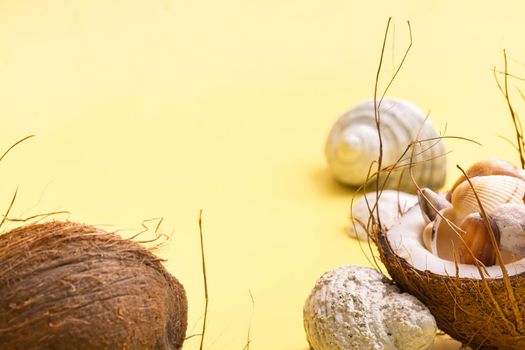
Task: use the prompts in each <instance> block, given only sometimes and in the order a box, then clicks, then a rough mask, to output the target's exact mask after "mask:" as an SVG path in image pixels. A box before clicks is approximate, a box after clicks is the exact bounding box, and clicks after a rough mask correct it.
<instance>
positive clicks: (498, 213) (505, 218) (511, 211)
mask: <svg viewBox="0 0 525 350" xmlns="http://www.w3.org/2000/svg"><path fill="white" fill-rule="evenodd" d="M491 217H492V218H493V219H494V221H495V222H496V225H497V226H498V230H499V234H500V242H499V243H500V249H502V250H506V251H508V252H511V253H513V254H516V255H521V256H522V257H523V256H525V205H523V204H504V205H502V206H501V207H499V208H497V209H496V210H495V211H494V212H493V213H492V214H491Z"/></svg>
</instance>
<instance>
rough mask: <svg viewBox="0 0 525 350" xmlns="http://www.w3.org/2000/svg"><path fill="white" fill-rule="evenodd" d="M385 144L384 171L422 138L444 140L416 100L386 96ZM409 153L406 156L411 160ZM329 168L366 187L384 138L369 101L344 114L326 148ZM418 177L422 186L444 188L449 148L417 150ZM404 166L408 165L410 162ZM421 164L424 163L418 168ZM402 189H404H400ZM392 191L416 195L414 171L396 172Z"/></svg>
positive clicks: (436, 144) (425, 145)
mask: <svg viewBox="0 0 525 350" xmlns="http://www.w3.org/2000/svg"><path fill="white" fill-rule="evenodd" d="M379 113H380V118H381V136H382V140H383V167H386V166H389V165H393V164H395V163H396V162H397V161H398V159H399V157H400V156H401V155H402V153H403V152H404V151H405V150H406V148H407V146H408V145H409V144H410V143H411V142H413V141H415V140H416V139H418V140H425V139H430V138H435V137H439V133H438V132H437V131H436V130H435V129H434V127H433V126H432V123H431V122H430V120H429V119H428V118H427V119H426V116H425V114H424V113H423V112H422V111H421V110H420V109H419V108H418V107H416V106H415V105H413V104H412V103H410V102H407V101H403V100H399V99H391V98H385V99H384V100H383V101H382V103H381V106H380V108H379ZM411 153H412V152H411V151H409V152H408V153H407V154H406V156H405V158H406V157H408V159H409V157H410V155H411ZM325 154H326V158H327V161H328V165H329V167H330V169H331V171H332V173H333V175H334V176H335V178H336V179H337V180H338V181H340V182H342V183H345V184H347V185H351V186H360V185H362V184H363V183H364V182H365V180H366V177H367V173H368V170H369V167H370V164H371V163H372V162H374V161H377V159H378V156H379V138H378V132H377V127H376V122H375V113H374V102H373V100H371V101H367V102H364V103H361V104H359V105H357V106H356V107H354V108H352V109H351V110H349V111H348V112H346V113H345V114H343V115H342V116H341V117H340V118H339V119H338V121H337V122H336V123H335V125H334V126H333V127H332V130H331V131H330V134H329V135H328V139H327V142H326V147H325ZM413 155H414V157H413V163H414V164H415V165H413V168H412V170H413V175H414V177H415V180H416V182H417V183H418V184H419V186H420V187H429V188H431V189H439V188H440V187H442V186H443V184H444V182H445V175H446V159H445V144H444V142H443V141H442V140H433V141H424V142H421V143H418V144H416V145H415V146H414V152H413ZM408 159H407V161H405V162H403V163H404V164H408V163H409V161H408ZM418 163H419V164H418ZM398 186H399V187H398ZM386 187H387V188H394V189H399V190H401V191H405V192H415V189H416V188H415V186H414V184H413V183H412V179H411V178H410V176H409V174H408V171H406V169H405V171H404V172H402V171H396V172H393V173H392V174H391V176H390V177H389V179H388V181H387V184H386Z"/></svg>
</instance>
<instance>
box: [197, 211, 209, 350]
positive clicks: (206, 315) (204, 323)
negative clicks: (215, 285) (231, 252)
mask: <svg viewBox="0 0 525 350" xmlns="http://www.w3.org/2000/svg"><path fill="white" fill-rule="evenodd" d="M199 232H200V242H201V258H202V275H203V278H204V319H203V321H202V332H201V343H200V347H199V349H200V350H202V349H203V346H204V335H205V333H206V320H207V317H208V279H207V276H206V261H205V259H204V237H203V234H202V209H201V210H200V212H199Z"/></svg>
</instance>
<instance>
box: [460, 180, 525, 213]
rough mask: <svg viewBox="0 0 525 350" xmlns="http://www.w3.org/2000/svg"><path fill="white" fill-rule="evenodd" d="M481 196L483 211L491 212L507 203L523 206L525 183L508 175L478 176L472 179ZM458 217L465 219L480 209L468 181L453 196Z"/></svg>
mask: <svg viewBox="0 0 525 350" xmlns="http://www.w3.org/2000/svg"><path fill="white" fill-rule="evenodd" d="M470 181H471V182H472V186H473V187H474V189H475V190H476V193H477V194H478V196H479V199H480V201H481V204H482V205H483V209H485V211H486V212H491V211H493V210H494V209H496V208H497V207H499V206H501V205H503V204H505V203H516V204H523V196H524V195H525V181H523V180H521V179H519V178H516V177H512V176H506V175H489V176H477V177H473V178H472V179H470ZM451 197H452V198H451V202H452V206H453V207H454V209H455V210H456V213H457V216H458V217H459V218H460V219H463V218H464V217H466V216H467V215H468V214H470V213H475V212H479V211H480V208H479V205H478V201H477V200H476V196H475V195H474V191H472V188H471V185H470V184H469V182H468V181H463V182H462V183H461V184H460V185H458V186H457V187H456V189H455V190H454V192H452V195H451Z"/></svg>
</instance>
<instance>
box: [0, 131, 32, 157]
mask: <svg viewBox="0 0 525 350" xmlns="http://www.w3.org/2000/svg"><path fill="white" fill-rule="evenodd" d="M34 136H35V135H29V136H26V137H24V138H22V139H20V140H18V141H16V142H15V143H14V144H12V145H11V147H9V148H8V149H7V151H5V152H4V154H2V156H0V162H1V161H2V160H4V158H5V156H7V154H8V153H9V152H10V151H11V150H12V149H13V148H15V147H16V146H18V145H19V144H21V143H22V142H24V141H26V140H28V139H30V138H32V137H34Z"/></svg>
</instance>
